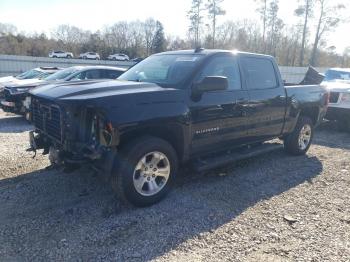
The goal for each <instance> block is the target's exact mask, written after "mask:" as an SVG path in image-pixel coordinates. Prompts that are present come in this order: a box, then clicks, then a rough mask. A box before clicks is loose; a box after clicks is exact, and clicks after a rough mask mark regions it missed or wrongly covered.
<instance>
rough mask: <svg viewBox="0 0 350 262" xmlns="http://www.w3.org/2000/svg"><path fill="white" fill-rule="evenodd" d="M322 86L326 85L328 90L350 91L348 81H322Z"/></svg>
mask: <svg viewBox="0 0 350 262" xmlns="http://www.w3.org/2000/svg"><path fill="white" fill-rule="evenodd" d="M322 86H324V87H326V88H327V90H329V91H330V92H350V82H349V81H334V82H333V81H332V82H323V83H322Z"/></svg>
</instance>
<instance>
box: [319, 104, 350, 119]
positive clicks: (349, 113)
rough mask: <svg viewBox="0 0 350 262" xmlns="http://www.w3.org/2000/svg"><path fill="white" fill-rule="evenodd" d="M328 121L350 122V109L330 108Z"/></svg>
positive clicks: (327, 115)
mask: <svg viewBox="0 0 350 262" xmlns="http://www.w3.org/2000/svg"><path fill="white" fill-rule="evenodd" d="M325 118H326V119H327V120H337V121H350V108H340V107H328V110H327V114H326V117H325Z"/></svg>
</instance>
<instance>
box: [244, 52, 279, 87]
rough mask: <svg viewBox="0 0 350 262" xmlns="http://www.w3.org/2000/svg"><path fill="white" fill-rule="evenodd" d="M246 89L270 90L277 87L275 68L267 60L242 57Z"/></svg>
mask: <svg viewBox="0 0 350 262" xmlns="http://www.w3.org/2000/svg"><path fill="white" fill-rule="evenodd" d="M242 66H243V69H244V71H245V74H246V80H247V85H248V89H271V88H275V87H277V79H276V73H275V68H274V66H273V64H272V62H271V61H270V60H269V59H264V58H254V57H243V58H242Z"/></svg>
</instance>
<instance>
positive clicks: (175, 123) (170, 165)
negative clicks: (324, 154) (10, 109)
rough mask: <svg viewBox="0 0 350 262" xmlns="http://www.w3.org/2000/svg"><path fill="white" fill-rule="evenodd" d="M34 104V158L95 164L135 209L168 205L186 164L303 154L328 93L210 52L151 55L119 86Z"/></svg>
mask: <svg viewBox="0 0 350 262" xmlns="http://www.w3.org/2000/svg"><path fill="white" fill-rule="evenodd" d="M31 94H32V103H33V104H32V105H33V107H32V109H33V112H32V114H33V123H34V125H35V127H36V129H35V131H34V132H31V135H30V141H31V147H32V149H33V150H36V149H44V153H49V158H50V160H51V162H52V163H55V164H62V163H63V164H66V165H71V164H77V163H79V164H83V163H90V164H91V163H93V164H94V165H95V166H96V167H99V168H100V169H101V170H102V171H103V173H104V174H106V175H107V177H109V178H110V181H111V183H112V186H113V188H114V189H115V190H116V192H117V193H118V195H119V196H120V197H121V198H122V199H126V200H127V201H129V202H131V203H132V204H134V205H137V206H147V205H151V204H154V203H156V202H157V201H159V200H161V199H162V198H163V197H164V196H165V195H166V193H167V192H168V191H169V189H170V188H171V185H172V183H173V181H174V179H175V175H176V172H177V167H178V166H179V165H180V164H184V163H192V164H194V166H195V167H196V169H197V170H205V169H206V167H209V168H210V167H216V166H219V165H220V164H225V163H228V162H229V161H232V160H233V159H237V157H236V158H235V157H230V155H229V153H228V151H230V152H235V154H236V156H237V154H238V155H239V154H240V153H241V154H243V155H244V156H253V155H254V154H252V153H251V152H249V153H247V154H246V153H243V151H244V150H246V149H245V148H246V146H247V145H256V144H261V143H262V142H264V141H268V140H271V139H274V138H281V139H283V140H284V146H285V148H286V150H287V151H288V152H290V153H292V154H294V155H300V154H305V153H306V152H307V150H308V149H309V147H310V145H311V141H312V137H313V131H314V127H315V126H316V125H317V124H318V123H320V121H321V120H322V119H323V116H324V115H325V113H326V109H327V101H328V93H327V92H326V90H325V89H323V88H322V87H320V86H316V85H315V86H312V85H311V86H289V87H287V88H285V87H284V85H283V81H282V79H281V76H280V73H279V70H278V66H277V64H276V62H275V60H274V58H272V57H270V56H263V55H256V54H248V53H240V52H229V51H220V50H202V49H199V50H196V51H192V50H191V51H177V52H167V53H162V54H157V55H153V56H151V57H149V58H147V59H145V60H144V61H142V62H141V63H139V64H137V65H135V66H134V67H132V68H131V69H129V70H128V71H127V72H126V73H124V74H123V75H121V76H120V77H119V80H116V81H109V82H98V81H96V82H93V83H91V82H90V83H86V84H84V83H79V84H77V85H75V86H74V88H72V87H71V86H70V85H69V84H67V85H66V87H65V86H64V85H63V86H62V85H61V86H60V87H59V88H55V87H51V88H46V89H41V88H40V87H39V88H37V89H35V90H33V91H32V92H31ZM263 145H264V144H262V145H261V146H263ZM257 148H258V149H257V150H256V151H255V152H260V153H263V152H265V153H266V152H268V150H261V149H259V148H260V147H259V146H258V147H257ZM259 150H260V151H259ZM231 156H232V155H231ZM211 162H215V165H211V164H210V163H211Z"/></svg>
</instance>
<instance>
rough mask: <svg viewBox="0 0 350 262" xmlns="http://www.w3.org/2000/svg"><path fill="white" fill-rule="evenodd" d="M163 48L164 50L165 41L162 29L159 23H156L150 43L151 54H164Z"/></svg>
mask: <svg viewBox="0 0 350 262" xmlns="http://www.w3.org/2000/svg"><path fill="white" fill-rule="evenodd" d="M165 48H166V40H165V36H164V27H163V25H162V23H161V22H159V21H157V22H156V32H155V35H154V39H153V43H152V52H153V53H160V52H164V50H165Z"/></svg>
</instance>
